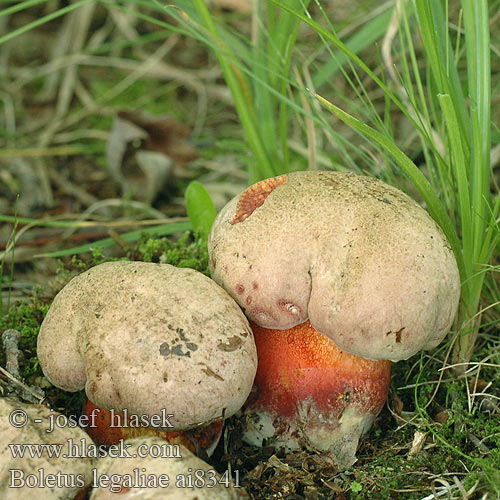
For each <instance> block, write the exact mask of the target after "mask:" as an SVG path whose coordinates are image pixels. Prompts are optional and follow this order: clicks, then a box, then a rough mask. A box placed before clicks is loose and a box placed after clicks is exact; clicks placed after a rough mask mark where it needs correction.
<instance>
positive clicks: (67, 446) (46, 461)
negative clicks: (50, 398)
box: [0, 397, 97, 500]
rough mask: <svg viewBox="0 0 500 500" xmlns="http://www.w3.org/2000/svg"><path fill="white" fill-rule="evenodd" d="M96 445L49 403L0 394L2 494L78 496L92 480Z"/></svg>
mask: <svg viewBox="0 0 500 500" xmlns="http://www.w3.org/2000/svg"><path fill="white" fill-rule="evenodd" d="M95 458H97V455H96V453H95V445H94V443H93V442H92V440H91V439H90V438H89V437H88V436H87V434H86V433H85V432H84V431H83V430H82V429H81V428H80V427H78V426H77V425H76V423H70V421H69V420H68V419H67V417H65V416H64V415H62V414H60V413H58V412H56V411H53V410H51V409H49V408H47V407H46V406H41V405H33V404H25V403H20V402H19V401H14V400H11V399H7V398H3V397H2V398H0V462H1V466H0V478H1V480H0V498H2V499H3V500H32V498H33V496H40V495H42V496H43V498H44V500H74V499H76V498H77V497H78V498H83V496H82V497H80V496H79V495H80V494H81V493H84V492H85V491H86V489H87V488H88V487H90V485H91V483H92V469H93V467H94V465H95V460H94V459H95Z"/></svg>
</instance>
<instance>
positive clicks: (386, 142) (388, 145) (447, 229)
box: [313, 94, 466, 278]
mask: <svg viewBox="0 0 500 500" xmlns="http://www.w3.org/2000/svg"><path fill="white" fill-rule="evenodd" d="M313 95H314V97H316V98H317V99H318V100H319V102H320V103H321V104H322V105H323V106H324V107H325V108H326V109H328V110H329V111H331V112H332V113H333V114H334V115H335V116H337V117H338V118H339V119H341V120H342V121H343V122H345V123H346V124H347V125H349V126H350V127H352V128H353V129H354V130H357V131H358V132H360V133H362V134H363V135H365V136H366V137H368V138H369V139H371V140H372V141H374V142H376V143H377V144H379V145H380V146H381V147H382V148H383V149H384V150H385V151H386V152H387V153H389V155H390V156H392V158H393V159H394V160H395V161H396V163H397V165H398V166H399V167H400V168H401V170H402V171H403V172H405V174H406V175H407V176H408V177H409V178H410V180H411V181H412V183H413V185H414V186H415V187H416V188H417V190H418V192H419V194H420V195H421V196H422V199H423V200H424V201H425V203H426V205H427V208H428V210H429V212H430V214H431V215H432V217H433V218H434V220H435V221H436V222H437V223H438V224H439V225H440V226H441V228H442V230H443V232H444V233H445V235H446V237H447V238H448V241H449V242H450V245H451V247H452V249H453V252H454V253H455V256H456V259H457V264H458V268H459V271H460V276H461V277H462V278H464V277H465V276H466V270H465V267H464V262H463V255H462V249H461V245H460V241H459V239H458V236H457V233H456V231H455V228H454V227H453V225H452V224H451V221H450V218H449V217H448V214H447V211H446V209H445V207H444V206H443V204H442V202H441V200H440V199H439V198H438V197H437V196H436V194H435V193H434V190H433V189H432V186H431V185H430V183H429V181H428V180H427V178H426V177H425V175H424V174H423V173H422V172H421V171H420V170H419V168H418V167H417V166H416V165H415V164H414V163H413V162H412V161H411V160H410V158H408V156H406V155H405V154H404V153H403V152H402V151H401V150H400V149H399V148H398V147H397V146H396V145H395V144H394V142H393V141H392V140H391V139H390V138H388V137H386V136H384V135H382V134H381V133H380V132H377V131H376V130H374V129H373V128H371V127H369V126H368V125H366V124H364V123H362V122H360V121H359V120H357V119H356V118H354V117H353V116H351V115H349V114H348V113H346V112H345V111H343V110H342V109H340V108H339V107H337V106H335V105H334V104H332V103H331V102H329V101H328V100H326V99H325V98H324V97H322V96H320V95H318V94H313Z"/></svg>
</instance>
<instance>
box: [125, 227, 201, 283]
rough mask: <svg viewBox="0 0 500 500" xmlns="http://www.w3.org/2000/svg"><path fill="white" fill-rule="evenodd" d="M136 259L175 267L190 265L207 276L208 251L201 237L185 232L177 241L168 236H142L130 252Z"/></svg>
mask: <svg viewBox="0 0 500 500" xmlns="http://www.w3.org/2000/svg"><path fill="white" fill-rule="evenodd" d="M132 254H133V255H134V254H135V258H136V260H144V261H146V262H160V263H162V264H170V265H172V266H176V267H190V268H191V269H196V270H197V271H200V272H202V273H203V274H206V275H207V276H209V274H210V271H209V269H208V253H207V248H206V245H205V243H204V241H203V239H201V238H195V239H193V237H192V236H191V233H189V232H187V233H185V234H184V235H183V236H182V237H181V238H180V239H178V240H177V241H173V240H171V239H169V238H144V239H142V240H141V241H139V243H138V245H137V248H136V250H135V251H133V252H132Z"/></svg>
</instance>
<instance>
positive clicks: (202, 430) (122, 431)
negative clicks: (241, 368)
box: [82, 398, 223, 456]
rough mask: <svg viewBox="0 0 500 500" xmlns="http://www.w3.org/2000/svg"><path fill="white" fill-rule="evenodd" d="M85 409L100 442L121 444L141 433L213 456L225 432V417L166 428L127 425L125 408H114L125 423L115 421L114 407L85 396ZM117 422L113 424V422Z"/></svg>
mask: <svg viewBox="0 0 500 500" xmlns="http://www.w3.org/2000/svg"><path fill="white" fill-rule="evenodd" d="M82 413H83V414H84V415H87V417H88V419H89V422H92V423H93V425H89V426H88V427H87V428H86V431H87V433H88V434H89V436H90V437H91V438H92V439H93V440H94V441H95V442H96V443H98V444H103V445H106V446H110V445H112V444H117V443H118V442H119V441H120V440H122V439H123V440H126V439H131V438H134V437H140V436H157V437H159V438H161V439H164V440H165V441H167V442H169V443H171V444H182V445H184V446H185V447H186V448H188V449H189V450H190V451H192V452H193V453H195V454H196V455H198V456H200V455H203V454H206V455H208V456H210V455H211V454H212V453H213V452H214V450H215V448H216V447H217V444H218V442H219V439H220V437H221V435H222V428H223V421H222V420H217V421H215V422H211V423H210V424H207V425H202V426H199V427H196V428H194V429H190V430H170V431H167V430H164V429H162V428H157V427H138V426H127V425H123V424H124V423H125V420H124V418H123V417H124V415H123V413H121V412H118V411H116V412H114V415H115V417H119V418H117V419H116V421H117V422H119V423H120V424H122V425H118V426H117V425H116V422H112V421H111V420H112V414H111V411H110V410H106V409H104V408H99V407H98V406H96V405H95V404H94V403H93V402H92V401H90V399H88V398H85V401H84V403H83V410H82ZM93 414H94V415H95V416H94V417H92V415H93ZM112 424H113V425H112Z"/></svg>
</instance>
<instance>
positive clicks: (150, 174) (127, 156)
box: [106, 111, 197, 203]
mask: <svg viewBox="0 0 500 500" xmlns="http://www.w3.org/2000/svg"><path fill="white" fill-rule="evenodd" d="M188 135H189V130H188V129H187V128H186V127H185V126H184V125H183V124H181V123H179V122H178V121H177V120H175V119H174V118H172V117H170V116H164V117H154V116H151V115H148V114H146V113H139V112H131V111H121V112H120V113H119V114H118V116H117V117H116V118H115V120H114V122H113V127H112V129H111V134H110V137H109V140H108V144H107V147H106V156H107V162H108V169H109V172H110V174H111V176H112V177H113V179H114V180H115V181H117V182H118V183H119V184H120V185H121V187H122V191H123V192H124V193H127V194H128V195H131V196H133V197H134V198H135V199H137V200H140V201H143V202H146V203H151V202H153V200H154V199H155V198H156V196H157V195H158V194H159V192H160V191H161V190H162V189H163V187H164V186H165V185H166V183H167V182H168V180H169V179H170V177H171V176H172V174H173V172H174V168H175V167H177V168H181V167H182V166H183V165H184V164H185V163H187V162H188V161H191V160H193V159H194V158H196V157H197V153H196V150H195V148H194V147H193V146H191V145H190V144H189V142H188V141H187V137H188Z"/></svg>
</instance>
